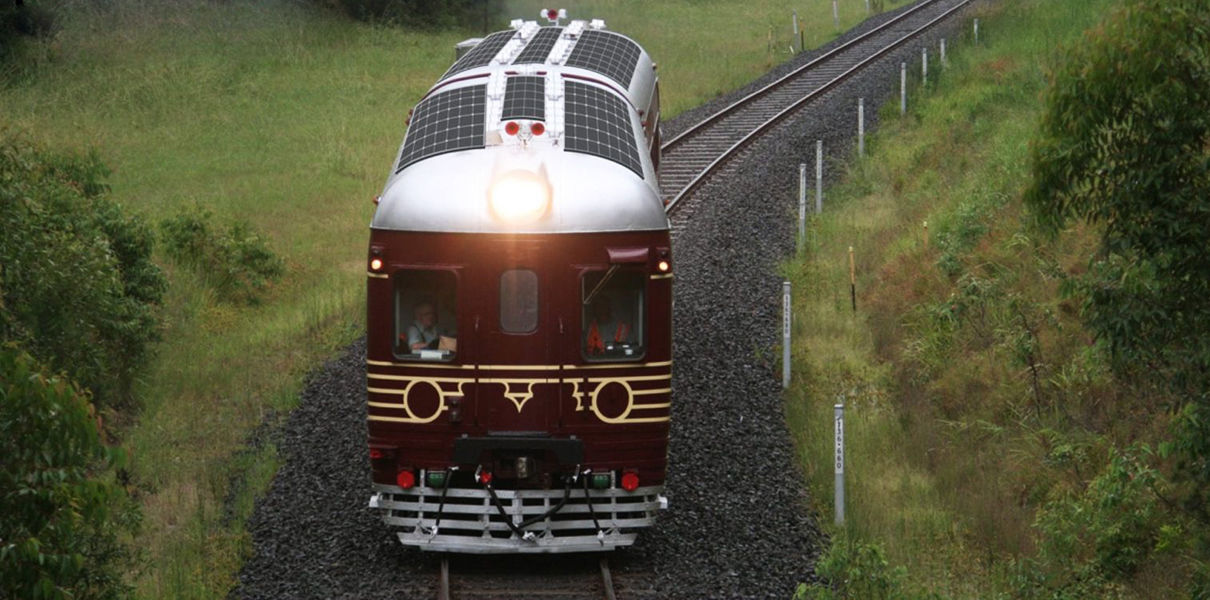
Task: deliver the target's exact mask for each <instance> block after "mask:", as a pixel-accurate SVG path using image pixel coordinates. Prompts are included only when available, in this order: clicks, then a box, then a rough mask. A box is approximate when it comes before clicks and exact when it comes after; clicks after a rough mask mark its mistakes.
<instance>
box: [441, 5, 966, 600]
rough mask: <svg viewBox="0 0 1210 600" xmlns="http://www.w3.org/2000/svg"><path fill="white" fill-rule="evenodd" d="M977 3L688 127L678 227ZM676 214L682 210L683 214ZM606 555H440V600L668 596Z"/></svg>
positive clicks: (882, 36) (674, 181)
mask: <svg viewBox="0 0 1210 600" xmlns="http://www.w3.org/2000/svg"><path fill="white" fill-rule="evenodd" d="M973 1H974V0H927V1H925V2H921V3H920V4H917V5H916V6H913V7H912V8H910V9H909V10H906V11H904V12H903V13H901V14H899V15H897V16H895V17H894V18H892V19H889V20H888V21H887V22H885V23H883V24H881V25H879V26H878V27H876V28H874V29H872V30H870V31H868V32H866V33H864V34H862V35H860V36H858V37H856V38H854V39H852V40H849V41H847V42H845V43H844V44H841V45H839V46H837V47H836V48H833V49H832V50H830V51H828V52H826V53H825V54H823V55H821V56H819V57H817V58H815V59H814V60H811V61H810V62H808V63H806V64H804V65H802V66H800V67H798V68H797V69H795V70H794V71H792V72H790V73H789V74H787V75H785V76H783V77H781V78H780V79H778V80H776V81H774V82H772V83H770V84H769V85H767V86H765V87H763V88H761V89H759V90H757V91H755V92H753V93H751V94H749V95H747V96H745V97H743V98H742V99H740V100H739V101H737V102H735V103H733V104H731V105H730V106H728V107H726V108H724V109H722V110H720V111H718V112H716V113H714V114H713V115H711V116H709V117H707V118H706V119H704V120H703V121H701V122H699V123H697V124H696V125H694V126H692V127H690V128H688V129H686V130H685V131H683V132H682V133H680V134H679V135H677V136H676V137H675V138H673V139H672V140H669V141H668V142H667V143H665V144H664V145H663V146H662V152H663V158H662V162H661V166H660V191H661V195H662V196H663V198H664V199H665V201H666V203H667V211H668V213H669V214H670V215H672V216H673V232H674V236H675V235H676V231H677V230H678V229H679V228H680V227H683V225H684V223H685V222H686V221H687V220H688V219H689V214H690V213H692V212H693V211H692V210H677V209H679V208H681V207H684V206H686V205H688V204H690V203H689V202H685V200H687V199H688V198H690V197H691V196H693V195H694V193H695V192H697V191H699V190H701V189H702V187H703V186H704V185H705V184H706V183H707V182H709V181H710V180H711V179H712V178H716V177H725V176H726V174H727V172H728V167H731V166H734V165H739V164H743V161H744V160H745V158H747V157H748V155H749V154H750V152H749V147H750V146H751V145H752V144H753V143H755V142H756V141H758V140H760V139H761V138H762V137H763V136H765V135H767V134H770V133H771V132H772V131H773V130H774V129H775V128H776V127H777V126H778V125H779V124H783V123H788V122H790V121H791V120H792V117H795V116H797V115H799V114H800V113H801V111H803V110H805V109H807V108H808V107H809V106H810V105H811V104H812V102H813V101H815V100H818V99H820V98H821V97H823V96H824V95H825V94H826V93H827V92H829V91H830V90H832V89H834V88H835V87H837V86H838V85H840V84H841V83H843V82H844V81H845V80H847V79H850V78H852V77H854V76H856V75H857V74H858V73H860V72H861V71H862V69H864V68H865V67H867V66H869V65H871V64H873V63H874V62H876V61H877V60H878V59H880V58H882V57H884V56H885V55H887V54H888V53H890V52H892V51H894V50H896V49H898V48H901V47H902V46H904V45H905V44H908V43H910V42H911V41H912V40H914V39H917V38H919V37H920V36H922V35H924V34H925V33H927V32H928V31H929V30H930V29H932V28H933V27H934V26H935V25H937V24H939V23H941V22H943V21H945V20H946V19H947V18H949V17H951V16H953V15H955V14H956V13H957V12H958V11H960V10H961V9H962V8H964V7H966V6H967V5H969V4H970V3H972V2H973ZM674 211H675V214H674ZM609 561H610V558H609V557H604V556H600V555H550V556H547V557H543V558H542V559H541V560H540V561H535V560H534V559H533V557H531V556H493V557H492V558H491V560H490V561H485V560H483V557H481V556H477V555H450V556H445V557H442V558H441V560H440V568H439V572H438V573H437V575H436V578H437V581H436V585H435V586H434V589H436V591H437V595H436V597H437V598H438V600H486V599H493V600H513V599H516V600H520V599H540V598H551V599H559V600H601V599H605V600H616V599H617V598H623V599H625V600H634V599H636V598H658V597H660V596H659V594H658V593H657V591H656V590H654V589H653V588H651V587H650V585H649V582H648V580H649V577H648V575H650V574H648V573H644V572H643V570H642V569H639V568H633V567H630V566H628V565H626V564H625V559H624V558H623V559H621V561H622V562H621V563H620V564H618V567H617V569H616V570H611V568H610V562H609Z"/></svg>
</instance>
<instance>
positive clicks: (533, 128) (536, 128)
mask: <svg viewBox="0 0 1210 600" xmlns="http://www.w3.org/2000/svg"><path fill="white" fill-rule="evenodd" d="M529 132H530V133H532V134H534V135H542V134H543V133H546V126H545V125H543V124H541V123H530V124H529Z"/></svg>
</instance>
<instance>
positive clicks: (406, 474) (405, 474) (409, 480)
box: [395, 471, 416, 490]
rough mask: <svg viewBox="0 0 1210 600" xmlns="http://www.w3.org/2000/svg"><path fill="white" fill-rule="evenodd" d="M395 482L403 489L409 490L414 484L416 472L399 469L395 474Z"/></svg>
mask: <svg viewBox="0 0 1210 600" xmlns="http://www.w3.org/2000/svg"><path fill="white" fill-rule="evenodd" d="M395 483H397V484H399V487H401V488H403V489H405V490H410V489H412V487H413V486H415V485H416V474H415V473H413V472H411V471H400V472H399V474H398V475H396V476H395Z"/></svg>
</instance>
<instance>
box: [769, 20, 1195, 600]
mask: <svg viewBox="0 0 1210 600" xmlns="http://www.w3.org/2000/svg"><path fill="white" fill-rule="evenodd" d="M1111 5H1112V2H1111V1H1110V0H1098V1H1095V2H1086V3H1061V4H1055V3H1050V2H1041V1H1036V0H1027V1H1022V2H1018V3H1012V4H1002V3H1001V4H996V5H992V7H991V8H984V9H982V10H983V13H982V14H981V17H982V20H981V31H980V35H981V44H980V46H978V47H973V46H972V45H971V43H970V40H969V39H964V40H962V41H961V42H958V43H955V42H954V41H952V40H951V43H950V46H949V50H950V52H949V54H950V65H949V67H948V68H946V69H944V70H940V69H930V71H931V72H930V81H929V86H928V87H927V88H926V89H921V88H920V87H919V85H917V86H916V88H915V89H913V90H911V91H910V92H909V105H910V108H909V111H908V114H907V115H906V116H905V117H900V115H899V107H898V99H897V98H896V100H895V101H894V103H893V105H891V106H887V107H883V109H882V117H883V118H882V120H881V123H880V129H879V131H878V132H877V133H876V135H875V136H874V137H873V138H872V139H869V140H867V157H866V158H864V159H861V160H854V161H853V162H852V163H851V165H850V166H849V167H848V172H847V174H846V177H845V181H844V182H843V183H841V184H839V185H838V186H836V187H834V188H833V189H830V190H827V191H826V192H825V211H824V214H823V215H822V216H821V217H819V218H816V219H815V220H814V221H812V224H811V228H810V234H809V239H810V242H809V244H808V248H807V250H806V251H805V252H803V253H801V254H800V256H799V258H797V259H796V260H793V261H791V262H789V263H787V264H786V266H785V272H786V275H787V278H789V279H790V280H792V281H793V283H794V289H795V290H799V292H798V293H797V295H796V298H795V323H796V326H795V335H796V339H795V346H794V348H793V352H794V361H795V363H794V377H795V384H794V385H793V386H792V389H791V390H790V392H788V394H787V404H786V410H787V414H788V419H789V422H790V427H791V429H792V431H794V432H795V437H796V442H797V445H798V448H799V452H800V457H801V459H802V462H803V465H804V468H805V472H806V473H807V476H808V480H809V482H810V486H811V489H812V492H813V496H814V497H815V498H816V503H817V505H818V508H819V513H820V514H821V515H825V516H826V520H827V521H828V522H830V521H831V515H832V510H833V507H832V505H831V500H832V488H833V474H832V470H831V453H832V430H831V428H832V421H831V418H830V415H831V411H832V404H833V403H834V402H836V401H838V399H839V400H843V401H845V403H846V405H847V406H848V410H847V420H846V444H847V448H846V450H847V454H848V461H847V463H846V473H847V498H848V501H847V517H848V518H847V521H846V525H845V527H844V529H845V530H846V533H847V534H849V535H850V536H852V537H853V538H854V539H856V540H859V541H861V542H865V543H876V544H878V545H880V546H882V547H883V548H884V549H885V550H886V554H887V557H888V559H889V561H890V562H891V563H892V564H898V565H904V566H906V567H907V568H908V573H909V582H910V583H909V588H910V589H911V590H915V591H916V592H921V591H924V590H927V591H928V592H933V593H937V594H939V595H941V596H943V597H960V598H986V597H995V596H997V595H998V594H1010V595H1011V594H1012V593H1013V591H1014V588H1012V586H1011V585H1010V583H1009V582H1008V578H1007V576H1006V575H1005V573H1006V572H1007V570H1008V568H1009V566H1010V565H1011V564H1012V560H1013V559H1014V558H1016V557H1021V556H1027V555H1029V554H1030V553H1031V552H1032V551H1033V547H1034V539H1033V537H1032V530H1031V524H1032V523H1033V518H1034V512H1035V510H1036V509H1037V507H1038V506H1039V504H1040V503H1041V502H1043V501H1044V500H1046V499H1047V498H1050V497H1054V495H1055V494H1058V493H1061V492H1062V491H1064V490H1068V489H1073V486H1078V485H1079V484H1080V482H1082V481H1083V480H1086V478H1087V477H1089V476H1091V473H1088V472H1084V473H1080V464H1078V461H1077V462H1076V463H1075V464H1074V466H1073V465H1071V464H1066V465H1065V464H1058V461H1056V460H1054V458H1055V454H1054V453H1055V448H1054V447H1053V445H1048V440H1049V438H1047V437H1046V436H1047V435H1048V433H1047V432H1053V431H1060V432H1062V435H1061V436H1060V437H1063V438H1064V439H1065V436H1071V438H1072V439H1079V436H1081V435H1083V436H1085V438H1086V439H1088V440H1092V441H1091V442H1090V444H1089V446H1088V448H1089V450H1088V452H1089V453H1090V454H1096V453H1098V452H1102V451H1103V448H1100V447H1099V445H1100V444H1103V443H1105V442H1103V441H1101V440H1104V439H1109V440H1115V441H1120V440H1128V439H1131V435H1132V434H1131V433H1129V432H1128V431H1124V430H1128V429H1129V427H1127V426H1124V425H1116V424H1115V421H1116V422H1120V421H1117V420H1116V419H1112V418H1110V419H1106V420H1105V422H1098V420H1097V418H1095V417H1094V415H1097V414H1098V411H1100V413H1110V414H1112V409H1109V408H1106V407H1099V408H1098V407H1094V406H1092V404H1095V403H1096V402H1099V401H1103V402H1105V404H1106V406H1112V404H1113V402H1112V398H1113V396H1112V393H1110V392H1109V391H1107V390H1105V389H1101V388H1099V387H1098V386H1101V385H1103V379H1104V378H1103V376H1098V375H1097V374H1096V373H1095V369H1091V368H1090V367H1089V366H1088V365H1087V363H1086V362H1085V359H1086V356H1085V355H1084V353H1083V352H1084V351H1083V350H1081V348H1086V345H1087V344H1088V343H1089V341H1090V340H1089V339H1088V336H1087V335H1086V334H1084V333H1083V332H1082V329H1081V327H1080V325H1079V323H1078V320H1077V319H1076V318H1075V311H1074V310H1073V309H1072V308H1071V306H1070V304H1065V303H1064V302H1063V301H1062V300H1061V297H1060V294H1059V293H1058V281H1057V280H1056V279H1055V278H1054V277H1052V276H1051V275H1050V274H1049V273H1051V272H1052V271H1054V270H1056V269H1057V270H1059V271H1067V272H1071V271H1073V270H1076V269H1079V268H1081V265H1082V264H1083V262H1082V261H1083V260H1084V258H1082V257H1086V256H1088V254H1089V252H1091V248H1092V247H1093V245H1094V243H1095V234H1094V233H1090V232H1085V233H1084V234H1082V235H1075V236H1072V237H1069V238H1065V240H1064V241H1046V240H1040V239H1034V238H1032V237H1030V236H1031V235H1032V233H1031V231H1032V230H1031V229H1029V228H1028V227H1027V226H1025V225H1023V223H1024V215H1023V213H1022V209H1021V206H1020V203H1019V196H1020V193H1021V190H1022V189H1023V187H1024V184H1025V182H1027V181H1028V178H1029V171H1028V166H1029V165H1028V151H1027V150H1028V145H1029V141H1030V139H1031V137H1032V136H1033V133H1034V130H1035V127H1036V123H1037V121H1038V119H1039V116H1040V111H1041V102H1040V98H1041V94H1042V92H1043V89H1044V84H1045V78H1046V65H1049V64H1054V63H1055V61H1057V60H1061V55H1060V54H1056V53H1055V50H1056V48H1057V47H1058V46H1059V44H1061V43H1072V42H1073V41H1074V40H1076V39H1078V37H1077V36H1078V35H1079V34H1080V33H1081V32H1082V31H1083V30H1084V29H1086V28H1088V27H1090V26H1092V25H1093V24H1095V23H1096V21H1097V20H1098V19H1099V18H1100V16H1101V15H1102V14H1103V12H1104V11H1105V10H1106V9H1107V8H1108V7H1109V6H1111ZM930 66H934V65H930ZM934 73H937V75H936V76H935V75H934ZM926 221H927V223H928V232H927V235H928V237H927V240H928V242H927V243H928V245H927V247H926V230H925V227H924V223H925V222H926ZM849 246H852V247H853V248H854V252H855V257H856V261H855V262H856V265H857V289H858V301H857V302H858V308H857V311H856V313H854V312H853V311H852V309H851V308H850V304H849V273H848V269H849V265H848V248H849ZM970 285H983V286H986V287H987V288H988V289H994V290H995V293H996V294H998V295H997V296H995V297H994V298H992V297H991V296H988V297H987V298H986V299H985V298H981V297H979V296H978V294H976V293H975V292H972V291H971V290H972V288H970ZM987 293H988V294H991V293H992V292H987ZM972 294H974V295H972ZM1014 302H1015V304H1013V303H1014ZM1010 306H1019V307H1023V308H1020V311H1021V314H1022V315H1023V316H1022V317H1021V319H1020V320H1018V319H1017V318H1016V317H1015V316H1014V314H1013V312H1012V311H1011V310H1009V308H1008V307H1010ZM959 310H962V311H987V314H986V315H985V316H984V315H980V314H977V313H976V312H965V313H963V315H962V317H961V319H960V320H955V318H952V317H951V316H950V315H951V314H955V313H956V312H957V311H959ZM951 321H952V322H954V323H959V324H957V325H949V323H951ZM1022 322H1023V323H1025V324H1026V325H1021V323H1022ZM1030 329H1032V330H1033V331H1034V334H1033V339H1034V341H1036V343H1037V348H1038V351H1037V352H1039V353H1040V354H1041V356H1042V359H1040V360H1035V361H1034V363H1035V366H1036V367H1037V368H1039V369H1043V375H1044V377H1043V378H1042V391H1043V392H1044V393H1043V394H1042V396H1041V397H1042V399H1043V401H1042V403H1041V404H1040V405H1038V403H1037V401H1036V400H1035V398H1036V397H1037V396H1035V393H1034V390H1033V385H1032V383H1031V381H1032V380H1031V377H1030V376H1029V375H1030V370H1029V368H1028V366H1029V365H1028V361H1027V362H1026V363H1021V364H1018V363H1017V362H1014V360H1013V359H1014V356H1015V355H1014V354H1013V352H1012V351H1013V345H1012V343H1010V342H1011V341H1012V340H1017V339H1022V338H1024V337H1026V336H1025V334H1026V333H1027V330H1030ZM1068 375H1073V376H1074V377H1075V378H1074V379H1071V378H1069V379H1067V380H1065V379H1064V377H1066V376H1068ZM1082 376H1083V377H1086V379H1082V378H1081V377H1082ZM1076 380H1079V382H1078V383H1072V382H1074V381H1076ZM1064 381H1067V383H1063V382H1064ZM1068 384H1070V385H1068ZM1064 385H1068V388H1067V389H1060V388H1063V386H1064ZM1077 388H1078V389H1077ZM1081 394H1083V395H1081ZM1088 398H1099V400H1088ZM1072 415H1075V417H1073V416H1072ZM1081 419H1083V420H1081ZM1072 421H1079V422H1080V424H1079V426H1074V425H1073V424H1072ZM1150 426H1152V425H1150V424H1147V425H1143V426H1141V427H1138V429H1144V428H1146V427H1150ZM1102 436H1104V437H1102ZM1085 468H1086V469H1087V465H1085ZM1166 584H1167V583H1166V582H1165V580H1164V576H1162V575H1157V574H1156V573H1154V572H1152V573H1144V574H1142V575H1140V576H1139V577H1138V579H1137V580H1136V582H1135V583H1134V584H1133V585H1132V586H1128V591H1129V593H1131V594H1139V595H1143V596H1152V595H1155V594H1162V593H1164V592H1160V591H1159V590H1168V591H1171V590H1170V589H1168V588H1166V587H1164V585H1166ZM1151 586H1155V587H1151Z"/></svg>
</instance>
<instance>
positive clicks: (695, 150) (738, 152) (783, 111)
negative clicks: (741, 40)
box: [660, 0, 973, 232]
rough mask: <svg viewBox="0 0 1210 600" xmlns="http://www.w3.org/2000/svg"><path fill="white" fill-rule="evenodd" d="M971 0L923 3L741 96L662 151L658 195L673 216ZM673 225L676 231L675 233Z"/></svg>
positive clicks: (684, 132) (675, 139)
mask: <svg viewBox="0 0 1210 600" xmlns="http://www.w3.org/2000/svg"><path fill="white" fill-rule="evenodd" d="M971 2H973V0H927V1H926V2H921V3H920V4H917V5H915V6H913V7H911V8H910V9H908V10H906V11H904V12H902V13H900V14H899V15H896V16H895V17H894V18H892V19H890V20H888V21H887V22H885V23H883V24H881V25H879V26H878V27H876V28H874V29H872V30H870V31H868V32H866V33H864V34H862V35H860V36H858V37H855V38H853V39H852V40H849V41H848V42H845V43H844V44H841V45H839V46H837V47H836V48H833V49H832V50H830V51H828V52H826V53H824V54H823V55H821V56H819V57H817V58H815V59H814V60H812V61H810V62H808V63H806V64H804V65H802V66H801V67H799V68H797V69H795V70H794V71H792V72H790V73H789V74H787V75H785V76H784V77H782V78H780V79H778V80H776V81H774V82H773V83H770V84H769V85H767V86H765V87H763V88H761V89H759V90H757V91H755V92H753V93H751V94H749V95H748V96H745V97H744V98H742V99H740V100H739V101H737V102H735V103H734V104H732V105H730V106H728V107H727V108H724V109H723V110H720V111H718V112H717V113H715V114H713V115H711V116H710V117H708V118H706V119H705V120H703V121H701V122H700V123H698V124H697V125H694V126H693V127H690V128H688V129H686V130H685V131H683V132H681V134H679V135H677V136H676V137H675V138H673V139H671V140H669V141H668V142H666V143H665V144H664V145H663V146H662V147H661V152H662V158H661V163H660V195H661V196H662V197H663V198H664V201H665V204H666V207H667V209H666V210H667V211H668V212H669V213H672V212H673V211H674V210H676V209H677V208H678V207H679V206H681V205H682V200H684V199H685V198H688V197H689V196H691V195H692V194H693V193H694V192H695V191H697V190H698V189H699V188H700V187H701V186H702V185H703V184H704V183H705V182H706V181H708V180H709V179H710V178H712V177H715V176H717V175H719V174H720V173H722V172H723V171H724V170H725V168H726V167H727V166H728V165H730V164H732V163H734V162H736V161H735V159H736V158H738V157H741V156H743V151H744V149H746V148H747V147H748V146H749V145H751V144H752V143H753V142H755V141H757V140H759V139H760V138H761V137H762V136H763V135H764V134H766V133H768V132H769V131H770V130H771V129H773V128H774V127H776V126H777V125H779V124H781V123H785V122H787V121H788V120H789V119H790V117H793V116H796V115H798V114H799V113H800V112H801V111H802V110H803V109H805V108H806V107H808V106H809V105H810V104H811V103H812V101H814V100H816V99H819V98H821V97H822V96H823V95H824V94H826V93H827V92H828V91H830V90H832V89H833V88H835V87H836V86H838V85H840V84H841V83H843V82H844V81H845V80H847V79H849V78H851V77H853V76H854V75H856V74H858V73H859V72H861V70H862V69H864V68H865V67H867V66H869V65H871V64H873V63H874V62H876V61H877V60H878V59H880V58H882V57H883V56H885V55H887V54H888V53H890V52H892V51H894V50H896V49H898V48H901V47H902V46H903V45H905V44H907V43H909V42H911V41H912V40H914V39H917V38H919V37H920V36H922V35H924V34H925V33H926V32H928V31H929V30H930V29H932V28H933V27H934V26H935V25H937V24H939V23H941V22H943V21H945V20H946V19H948V18H949V17H951V16H953V15H954V14H955V13H957V12H958V11H960V10H961V9H962V8H964V7H966V6H967V5H968V4H970V3H971ZM679 225H680V223H678V221H677V220H674V222H673V230H674V232H675V231H676V230H677V229H678V226H679Z"/></svg>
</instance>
